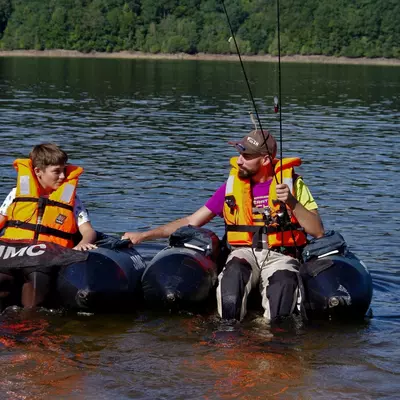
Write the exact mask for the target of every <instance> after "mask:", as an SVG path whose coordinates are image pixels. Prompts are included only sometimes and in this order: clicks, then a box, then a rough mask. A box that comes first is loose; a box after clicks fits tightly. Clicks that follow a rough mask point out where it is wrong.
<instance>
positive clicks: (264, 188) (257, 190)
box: [205, 179, 272, 217]
mask: <svg viewBox="0 0 400 400" xmlns="http://www.w3.org/2000/svg"><path fill="white" fill-rule="evenodd" d="M271 182H272V179H270V180H269V181H267V182H262V183H256V184H254V185H252V187H251V190H252V194H253V206H254V207H267V206H268V194H269V187H270V186H271ZM225 191H226V182H225V183H224V184H223V185H222V186H220V187H219V188H218V189H217V190H216V192H215V193H214V194H213V195H212V196H211V197H210V199H209V200H208V201H207V203H206V204H205V206H206V207H207V208H208V209H209V210H210V211H211V212H212V213H213V214H216V215H219V216H220V217H223V210H224V203H225Z"/></svg>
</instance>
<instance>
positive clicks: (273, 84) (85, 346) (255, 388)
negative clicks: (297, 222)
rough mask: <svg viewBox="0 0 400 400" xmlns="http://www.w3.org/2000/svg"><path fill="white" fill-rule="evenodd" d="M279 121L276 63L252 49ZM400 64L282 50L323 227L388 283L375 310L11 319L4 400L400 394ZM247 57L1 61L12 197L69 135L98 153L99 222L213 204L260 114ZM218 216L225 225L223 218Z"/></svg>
mask: <svg viewBox="0 0 400 400" xmlns="http://www.w3.org/2000/svg"><path fill="white" fill-rule="evenodd" d="M246 70H247V73H248V76H249V79H250V85H251V87H252V90H253V93H254V97H255V101H256V104H257V107H258V109H259V113H260V115H261V118H262V122H263V125H264V127H265V128H269V129H271V131H272V132H273V133H274V134H275V135H276V136H277V137H279V120H278V117H277V115H276V114H274V112H273V96H274V95H276V94H277V88H278V84H277V70H276V65H274V64H263V63H259V64H257V63H247V64H246ZM399 93H400V69H399V68H397V67H374V66H339V65H332V66H329V65H315V64H311V65H306V64H303V65H302V64H289V65H286V64H284V65H283V67H282V106H283V108H282V111H283V114H282V118H283V119H282V122H283V155H284V156H301V157H302V159H303V165H302V166H301V168H300V169H299V170H298V172H299V173H300V174H301V175H302V176H303V177H304V179H305V181H306V183H307V184H308V186H309V187H310V188H311V190H312V193H313V195H314V197H315V198H316V199H317V202H318V204H319V207H320V213H321V215H322V217H323V220H324V224H325V227H326V228H327V229H335V230H338V231H340V232H341V233H342V234H343V235H344V237H345V238H346V240H347V242H348V243H349V245H350V246H351V249H352V250H353V251H354V252H355V253H356V254H357V255H358V256H359V257H360V258H361V259H362V260H363V261H364V262H365V263H366V264H367V266H368V267H369V269H370V271H371V273H372V276H373V281H374V297H373V301H372V309H373V318H372V319H366V320H365V321H364V322H362V323H359V322H357V323H354V324H345V325H344V324H341V325H338V324H333V323H327V322H325V323H322V322H321V323H314V324H313V325H312V326H303V327H301V326H300V327H292V328H288V329H282V330H278V329H270V328H269V327H268V326H266V325H265V323H264V322H263V320H262V319H261V318H259V316H257V314H251V315H249V317H248V318H247V319H246V320H245V321H244V322H243V323H242V324H240V325H237V326H232V325H224V324H223V323H221V322H220V321H218V319H217V318H216V317H215V314H212V315H162V314H161V315H158V314H154V313H151V312H150V311H145V310H141V311H136V312H132V313H131V314H128V315H122V314H118V310H116V313H115V315H92V316H88V315H76V314H72V313H69V314H66V315H65V314H51V313H49V312H48V311H38V312H21V311H13V310H8V312H7V313H5V314H3V315H2V316H0V362H1V364H2V369H1V371H2V379H1V381H0V398H5V399H47V398H55V397H59V398H63V399H82V398H84V399H111V398H118V399H130V398H132V399H133V398H134V399H167V398H168V399H170V398H173V399H197V398H205V399H217V398H223V399H234V398H238V399H239V398H240V399H265V398H282V399H290V398H293V399H311V398H312V399H337V398H343V399H350V398H354V399H361V398H363V399H377V398H380V399H383V398H385V399H390V398H393V399H395V398H398V393H399V391H400V379H399V375H400V367H399V365H400V351H399V347H398V343H399V340H400V334H399V331H400V312H399V310H398V307H399V306H398V304H399V300H400V296H399V294H400V291H399V284H400V269H399V265H398V260H397V257H398V256H399V243H400V242H399V233H400V228H399V223H400V216H399V215H400V214H399V211H400V206H399V204H400V202H399V189H398V180H399V167H398V163H399V153H398V151H399V148H400V135H399V122H398V121H399V118H400V98H399ZM251 110H252V103H251V101H250V99H249V95H248V93H247V89H246V85H245V83H244V80H243V75H242V73H241V70H240V66H239V64H238V63H229V62H200V61H199V62H191V61H181V62H180V61H150V60H148V61H146V60H145V61H143V60H140V61H135V60H98V59H93V60H91V59H35V58H24V59H20V58H0V122H1V123H0V154H1V158H0V180H1V187H0V197H1V198H3V197H5V196H6V194H7V193H8V191H9V190H10V189H11V188H12V187H13V186H14V181H15V171H14V170H13V168H12V161H13V160H14V159H15V158H18V157H26V156H27V154H28V153H29V151H30V149H31V147H32V146H33V145H34V144H37V143H40V142H49V141H53V142H56V143H58V144H60V145H62V147H63V148H64V149H65V150H66V151H67V152H68V153H69V154H70V160H71V161H72V162H73V163H75V164H78V165H81V166H83V167H84V168H85V174H84V175H83V176H82V178H81V181H80V189H79V192H80V197H81V198H82V199H83V201H84V203H85V205H86V206H87V208H88V209H89V210H90V215H91V219H92V222H93V225H94V226H95V228H96V229H98V230H100V231H104V232H108V233H115V234H121V233H123V232H125V231H127V230H144V229H147V228H149V227H153V226H156V225H159V224H162V223H165V222H168V221H170V220H172V219H175V218H178V217H181V216H184V215H186V214H189V213H191V212H193V211H194V210H196V209H197V208H198V207H200V206H202V205H203V204H204V203H205V201H206V200H207V199H208V197H209V196H210V195H211V194H212V193H213V191H214V190H215V189H216V188H217V187H218V186H219V185H220V184H221V183H222V182H223V181H224V180H225V179H226V176H227V173H228V170H229V158H230V157H231V156H233V155H234V154H235V152H234V150H233V148H231V147H230V146H229V145H228V144H227V142H228V141H229V140H232V139H239V138H241V137H242V136H243V135H244V134H245V133H247V132H248V131H249V130H250V129H251V128H252V124H251V122H250V118H249V116H248V112H249V111H251ZM209 227H210V228H211V229H213V230H214V231H215V232H217V234H218V235H220V236H221V235H222V232H223V223H222V221H221V220H218V221H217V220H215V221H214V222H212V223H211V224H210V225H209Z"/></svg>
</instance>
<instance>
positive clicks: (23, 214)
mask: <svg viewBox="0 0 400 400" xmlns="http://www.w3.org/2000/svg"><path fill="white" fill-rule="evenodd" d="M13 165H14V168H15V169H16V170H17V172H18V177H17V189H16V196H15V199H14V201H13V203H12V204H11V205H10V206H9V207H8V210H7V223H6V228H5V231H4V234H3V236H2V239H10V240H17V239H22V240H37V241H46V242H52V243H57V244H59V245H61V246H64V247H73V246H74V242H73V237H74V234H75V233H76V232H77V230H78V226H77V223H76V220H75V216H74V204H75V196H76V188H77V185H78V178H79V176H80V175H81V174H82V172H83V168H81V167H77V166H73V165H68V166H66V171H65V175H66V178H65V180H64V182H63V183H62V184H61V186H60V187H59V188H58V189H57V190H55V191H54V192H53V193H51V194H50V196H49V197H48V198H46V197H41V196H40V194H39V193H40V184H39V182H38V180H37V178H36V175H35V173H34V171H33V167H32V162H31V160H30V159H18V160H15V161H14V164H13ZM40 215H41V220H40V222H39V219H40V218H39V217H40Z"/></svg>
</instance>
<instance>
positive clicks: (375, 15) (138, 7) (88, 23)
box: [0, 0, 400, 58]
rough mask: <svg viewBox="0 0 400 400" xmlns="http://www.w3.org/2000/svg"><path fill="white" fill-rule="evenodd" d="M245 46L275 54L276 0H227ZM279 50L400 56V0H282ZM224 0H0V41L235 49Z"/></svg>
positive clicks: (10, 45) (85, 47)
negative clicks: (222, 4)
mask: <svg viewBox="0 0 400 400" xmlns="http://www.w3.org/2000/svg"><path fill="white" fill-rule="evenodd" d="M225 5H226V8H227V11H228V13H229V16H230V19H231V22H232V25H233V29H234V31H235V34H236V37H237V40H238V43H239V46H240V51H241V52H242V53H243V54H276V53H277V22H276V0H225ZM280 12H281V19H280V21H281V22H280V25H281V51H282V54H284V55H285V54H286V55H293V54H301V55H310V54H322V55H328V56H348V57H391V58H400V1H399V0H280ZM229 37H230V33H229V27H228V24H227V21H226V16H225V14H224V13H223V8H222V6H221V2H220V0H131V1H129V0H0V48H1V49H3V50H12V49H36V50H44V49H68V50H79V51H83V52H90V51H93V50H95V51H105V52H117V51H121V50H130V51H144V52H150V53H160V52H161V53H177V52H185V53H191V54H193V53H199V52H204V53H220V54H227V53H234V52H235V48H234V47H233V46H234V44H233V43H232V42H229V41H228V39H229Z"/></svg>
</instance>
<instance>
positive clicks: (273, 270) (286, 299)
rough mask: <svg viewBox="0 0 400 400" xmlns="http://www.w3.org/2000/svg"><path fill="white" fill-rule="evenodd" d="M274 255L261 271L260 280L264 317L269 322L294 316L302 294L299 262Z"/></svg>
mask: <svg viewBox="0 0 400 400" xmlns="http://www.w3.org/2000/svg"><path fill="white" fill-rule="evenodd" d="M272 253H273V252H271V255H270V260H268V262H267V263H266V265H265V267H264V268H263V269H262V271H261V280H260V291H261V295H262V305H263V308H264V317H265V318H266V319H267V320H274V319H276V318H279V317H287V316H289V315H291V314H293V312H294V311H295V308H296V305H297V302H298V300H299V293H300V292H299V276H298V274H299V273H298V272H297V266H298V262H297V260H295V259H294V258H292V257H288V256H284V255H282V254H277V253H275V254H272Z"/></svg>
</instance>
